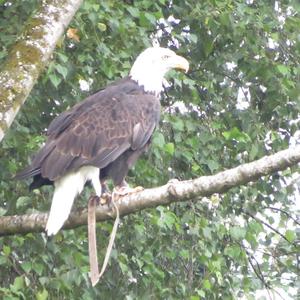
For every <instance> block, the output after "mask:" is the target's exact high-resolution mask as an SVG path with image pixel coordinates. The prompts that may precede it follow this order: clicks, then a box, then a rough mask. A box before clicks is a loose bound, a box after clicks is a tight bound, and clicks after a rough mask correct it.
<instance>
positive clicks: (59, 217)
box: [46, 166, 101, 235]
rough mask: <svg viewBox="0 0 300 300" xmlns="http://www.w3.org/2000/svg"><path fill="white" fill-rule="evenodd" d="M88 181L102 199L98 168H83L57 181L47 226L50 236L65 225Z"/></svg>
mask: <svg viewBox="0 0 300 300" xmlns="http://www.w3.org/2000/svg"><path fill="white" fill-rule="evenodd" d="M87 180H91V181H92V184H93V186H94V188H95V190H96V194H97V195H98V196H99V197H100V196H101V185H100V181H99V169H98V168H96V167H92V166H85V167H82V168H80V169H79V170H78V171H77V172H74V173H69V174H67V175H65V176H63V177H61V178H60V179H58V180H56V181H55V183H54V185H55V191H54V195H53V199H52V204H51V209H50V213H49V217H48V221H47V225H46V232H47V234H48V235H54V234H56V233H57V232H58V231H59V230H60V229H61V227H62V226H63V225H64V223H65V221H66V220H67V219H68V217H69V214H70V211H71V208H72V205H73V202H74V199H75V197H76V196H77V195H78V194H80V193H81V191H82V189H83V187H84V185H85V183H86V181H87ZM99 193H100V194H99Z"/></svg>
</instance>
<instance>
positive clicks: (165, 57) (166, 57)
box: [161, 54, 170, 60]
mask: <svg viewBox="0 0 300 300" xmlns="http://www.w3.org/2000/svg"><path fill="white" fill-rule="evenodd" d="M169 57H170V56H169V55H167V54H165V55H163V56H162V57H161V58H162V59H163V60H166V59H168V58H169Z"/></svg>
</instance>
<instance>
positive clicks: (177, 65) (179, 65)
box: [172, 55, 190, 73]
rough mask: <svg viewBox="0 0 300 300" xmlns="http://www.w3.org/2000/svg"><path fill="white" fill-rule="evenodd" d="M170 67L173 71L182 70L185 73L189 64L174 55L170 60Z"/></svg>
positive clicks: (182, 58)
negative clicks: (171, 66)
mask: <svg viewBox="0 0 300 300" xmlns="http://www.w3.org/2000/svg"><path fill="white" fill-rule="evenodd" d="M172 65H173V68H174V69H180V70H184V71H185V73H187V71H188V70H189V65H190V64H189V62H188V61H187V60H186V59H185V58H184V57H182V56H179V55H176V56H175V57H173V59H172Z"/></svg>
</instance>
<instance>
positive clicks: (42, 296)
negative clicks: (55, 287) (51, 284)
mask: <svg viewBox="0 0 300 300" xmlns="http://www.w3.org/2000/svg"><path fill="white" fill-rule="evenodd" d="M48 296H49V293H48V291H47V290H46V289H43V290H42V291H41V292H38V293H37V294H36V296H35V297H36V300H46V299H48Z"/></svg>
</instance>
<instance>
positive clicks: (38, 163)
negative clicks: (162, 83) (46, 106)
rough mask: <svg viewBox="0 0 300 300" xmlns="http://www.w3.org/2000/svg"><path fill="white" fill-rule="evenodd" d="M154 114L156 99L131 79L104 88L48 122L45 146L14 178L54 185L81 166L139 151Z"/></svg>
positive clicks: (103, 163) (157, 111)
mask: <svg viewBox="0 0 300 300" xmlns="http://www.w3.org/2000/svg"><path fill="white" fill-rule="evenodd" d="M159 114H160V104H159V100H158V99H157V97H155V96H153V95H150V94H145V93H144V92H143V91H142V89H141V88H140V87H138V86H137V85H136V84H135V83H134V82H132V81H131V80H129V79H128V82H125V81H124V82H123V83H122V84H121V85H120V84H119V85H116V86H114V85H113V86H110V87H108V88H106V89H105V90H103V91H100V92H98V93H96V94H94V95H92V96H90V97H89V98H87V99H86V100H85V101H84V102H82V103H80V104H77V105H76V106H74V107H73V108H72V109H71V110H69V111H66V112H64V113H63V114H61V115H59V116H58V117H57V118H56V119H54V120H53V122H52V123H51V124H50V126H49V129H48V135H49V136H48V140H47V142H46V144H45V146H44V147H43V148H42V149H41V150H40V151H39V153H37V155H36V156H35V158H34V159H33V162H32V164H31V166H29V167H28V168H27V169H25V170H24V171H23V172H21V173H19V174H18V175H17V177H18V178H25V177H29V176H35V175H41V176H42V177H43V178H47V179H49V180H50V181H55V180H56V179H58V178H59V177H61V176H63V175H64V174H66V173H67V172H69V171H72V170H77V169H78V168H80V167H81V166H84V165H92V166H95V167H99V168H100V169H101V168H104V167H106V166H107V165H108V164H110V163H111V162H113V161H114V160H116V159H117V158H118V157H119V156H120V155H121V154H122V153H124V152H125V151H126V150H128V149H132V150H134V151H138V150H139V149H141V148H142V147H144V145H145V144H146V143H147V142H148V140H149V139H150V137H151V134H152V132H153V130H154V128H155V126H156V124H157V122H158V120H159Z"/></svg>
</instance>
